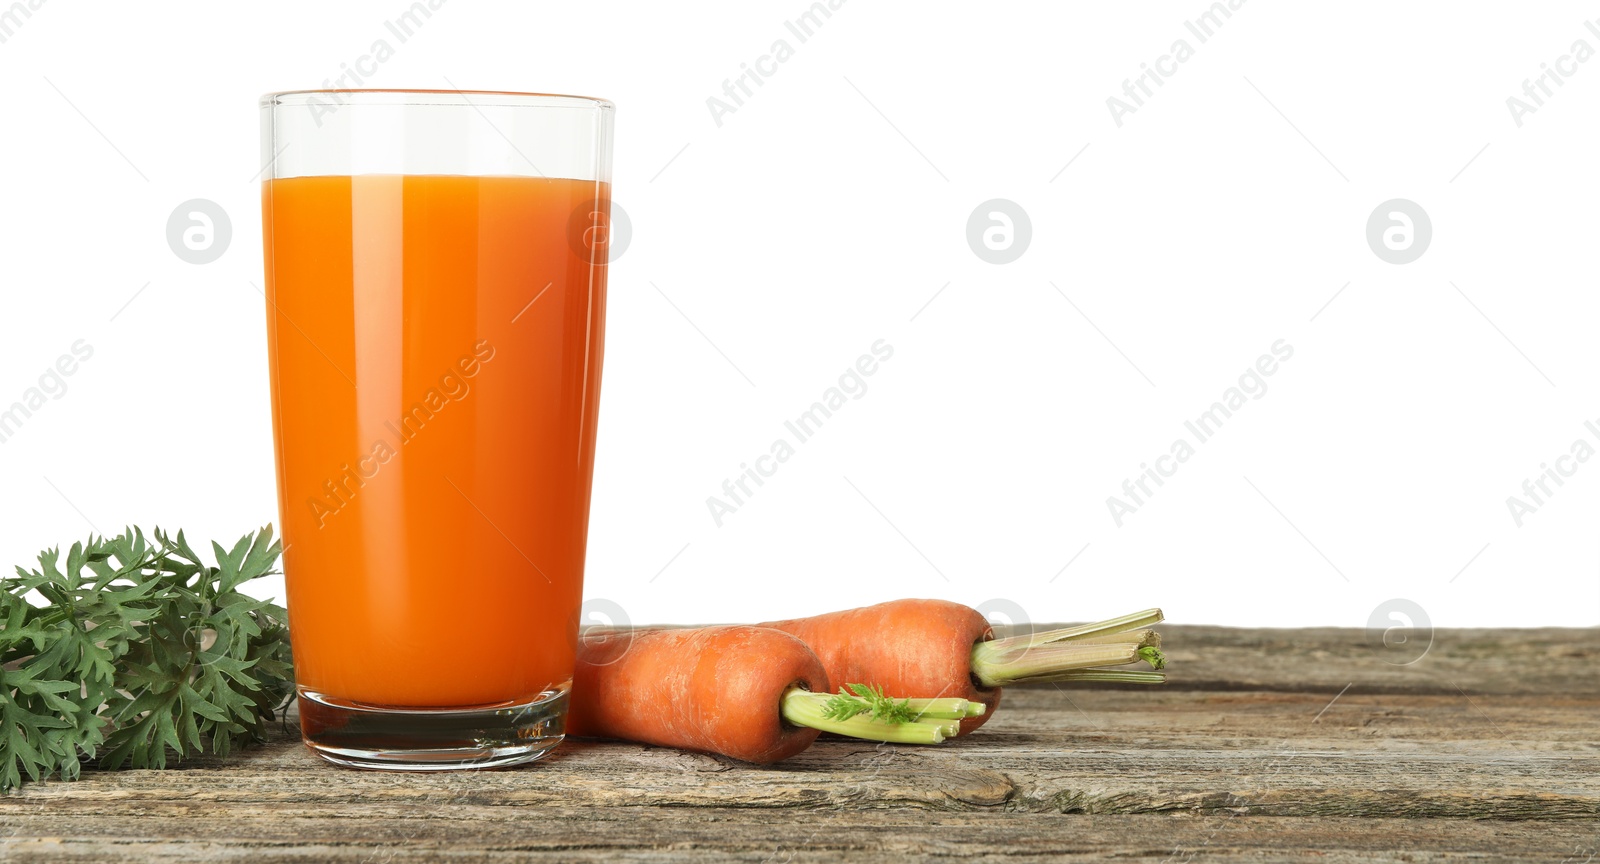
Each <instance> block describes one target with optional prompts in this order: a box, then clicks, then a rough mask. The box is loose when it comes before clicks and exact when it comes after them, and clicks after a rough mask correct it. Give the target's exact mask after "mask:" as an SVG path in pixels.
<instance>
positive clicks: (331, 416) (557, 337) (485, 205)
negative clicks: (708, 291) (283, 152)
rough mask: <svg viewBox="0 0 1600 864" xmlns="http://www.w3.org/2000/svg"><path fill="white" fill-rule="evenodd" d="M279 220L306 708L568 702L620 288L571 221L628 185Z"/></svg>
mask: <svg viewBox="0 0 1600 864" xmlns="http://www.w3.org/2000/svg"><path fill="white" fill-rule="evenodd" d="M486 98H487V97H486ZM262 205H263V226H264V233H265V241H266V243H265V248H266V296H267V301H268V303H267V321H268V325H267V332H268V341H269V353H270V357H269V359H270V364H271V379H272V408H273V412H272V413H273V431H274V436H275V442H276V456H277V475H278V476H277V479H278V507H279V513H280V517H281V520H282V536H283V542H284V557H283V560H284V571H285V577H286V580H287V584H288V608H289V616H290V632H291V637H292V640H293V644H294V657H295V664H296V670H295V671H296V677H297V680H298V683H299V686H300V688H301V690H302V696H305V695H306V694H308V693H309V694H313V695H318V694H320V695H321V696H323V697H327V698H329V699H332V700H337V701H339V702H340V703H342V704H348V705H354V706H362V707H371V708H382V709H388V708H403V709H473V708H483V709H492V708H495V707H496V706H506V705H517V704H525V703H529V702H533V701H537V700H539V699H540V698H544V697H546V696H548V695H550V694H553V693H559V692H564V691H565V689H566V687H567V686H568V684H569V681H570V678H571V675H572V670H573V663H574V648H575V639H576V629H577V623H578V610H579V605H580V602H581V591H582V584H583V567H584V548H585V541H586V535H587V531H588V513H589V488H590V478H591V474H592V469H593V464H594V442H595V422H596V411H597V407H598V404H599V395H600V365H601V353H602V352H601V344H602V336H603V325H604V318H605V293H606V292H605V284H606V268H605V264H604V262H605V254H604V252H603V251H602V252H600V254H598V255H595V254H594V253H593V249H592V248H591V246H589V245H588V244H586V243H584V242H575V240H576V239H578V238H575V237H574V235H573V229H572V226H573V225H574V224H579V223H582V222H583V220H584V219H587V218H588V216H590V215H593V214H604V213H608V212H609V206H610V193H609V186H608V185H607V184H606V183H604V182H600V181H595V180H569V179H555V178H545V177H532V176H452V175H401V174H359V175H356V176H295V177H287V178H279V179H269V180H267V181H266V182H265V183H264V186H263V192H262ZM575 217H577V219H576V222H575ZM302 704H303V706H304V704H305V703H304V702H303V703H302ZM305 711H306V708H304V707H303V708H302V713H305ZM307 736H308V740H309V739H310V737H311V736H310V732H309V727H308V733H307Z"/></svg>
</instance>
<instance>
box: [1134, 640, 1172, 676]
mask: <svg viewBox="0 0 1600 864" xmlns="http://www.w3.org/2000/svg"><path fill="white" fill-rule="evenodd" d="M1138 653H1139V659H1140V660H1143V661H1144V662H1146V663H1149V664H1150V668H1151V669H1155V670H1156V671H1160V670H1162V669H1165V668H1167V655H1165V654H1163V653H1161V649H1160V648H1155V647H1152V646H1150V645H1146V646H1145V647H1143V648H1140V649H1139V652H1138Z"/></svg>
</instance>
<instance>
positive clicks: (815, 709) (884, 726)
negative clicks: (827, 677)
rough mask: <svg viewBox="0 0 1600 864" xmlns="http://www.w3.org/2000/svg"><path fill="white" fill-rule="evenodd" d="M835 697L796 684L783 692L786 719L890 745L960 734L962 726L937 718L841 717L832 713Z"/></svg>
mask: <svg viewBox="0 0 1600 864" xmlns="http://www.w3.org/2000/svg"><path fill="white" fill-rule="evenodd" d="M832 698H833V697H832V696H831V695H829V694H827V693H812V692H810V691H808V690H801V689H800V688H798V687H796V688H794V689H792V690H789V691H788V692H787V693H784V694H783V708H782V710H783V719H785V720H787V721H789V722H790V723H793V724H794V725H796V726H806V727H809V728H812V729H820V730H822V731H823V732H832V733H834V734H835V735H845V736H848V737H851V738H862V739H865V740H868V741H886V742H888V743H890V744H942V743H944V739H946V738H950V737H953V736H954V735H955V734H956V730H957V727H958V726H959V724H958V723H952V722H940V721H937V720H933V721H923V720H913V721H911V722H905V723H882V722H879V721H877V720H873V719H871V718H868V717H862V716H859V715H858V716H855V717H851V718H849V719H845V720H840V719H836V718H833V717H829V716H828V700H830V699H832Z"/></svg>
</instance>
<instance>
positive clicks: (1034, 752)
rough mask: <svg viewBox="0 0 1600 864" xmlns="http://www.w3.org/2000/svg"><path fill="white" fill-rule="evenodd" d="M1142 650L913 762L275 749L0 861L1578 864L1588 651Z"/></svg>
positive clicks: (11, 825)
mask: <svg viewBox="0 0 1600 864" xmlns="http://www.w3.org/2000/svg"><path fill="white" fill-rule="evenodd" d="M1162 629H1163V632H1164V633H1165V635H1166V646H1167V647H1168V648H1169V649H1170V650H1169V651H1168V655H1169V657H1170V658H1171V661H1172V666H1171V670H1170V671H1171V673H1172V683H1171V684H1169V685H1167V686H1166V687H1162V688H1103V689H1087V688H1081V687H1075V688H1056V687H1052V686H1045V687H1042V688H1032V689H1021V688H1014V689H1012V690H1009V691H1008V692H1007V693H1006V697H1005V700H1004V703H1003V704H1002V707H1001V709H1000V711H999V713H998V714H997V716H996V717H995V719H994V720H992V721H990V723H989V724H988V725H987V726H985V727H984V728H983V729H982V730H981V731H980V732H979V733H978V734H977V735H974V736H972V737H970V738H966V739H961V740H959V741H956V742H952V743H950V744H947V745H945V746H943V747H938V748H912V747H887V746H885V747H874V746H872V745H869V744H863V743H861V742H852V741H838V740H829V741H823V742H820V743H819V744H818V745H817V746H816V747H814V748H813V749H812V750H810V751H808V752H807V753H805V754H802V755H801V756H799V757H796V758H794V759H792V760H790V761H788V762H786V763H784V764H782V765H779V766H773V767H769V768H754V767H750V766H745V765H740V764H736V763H731V762H728V761H726V760H722V759H718V758H713V757H709V756H701V755H697V754H688V753H681V752H677V751H672V750H666V749H660V748H649V747H641V746H637V745H631V744H613V743H594V742H569V743H567V744H565V745H563V746H562V748H561V749H560V750H558V751H557V754H556V755H555V756H553V757H552V758H551V759H549V760H547V761H545V762H542V763H540V764H537V765H534V766H530V767H527V768H521V769H514V770H507V771H495V772H478V773H470V774H453V775H421V774H399V775H397V774H377V773H365V772H356V771H348V770H341V769H336V768H332V767H330V766H326V765H323V764H322V763H320V762H318V761H317V760H316V759H315V758H313V757H312V756H310V755H309V754H308V753H306V752H305V751H304V750H303V749H302V748H301V747H300V746H299V745H298V743H297V741H296V740H295V739H294V738H293V737H292V736H291V735H284V736H283V737H281V738H280V739H279V740H276V741H274V742H273V743H272V744H270V745H269V746H267V747H265V748H262V749H259V750H255V751H252V752H250V753H249V754H248V755H246V756H245V757H243V758H236V759H232V760H228V761H225V762H223V761H216V760H197V761H193V762H190V763H186V764H185V765H184V766H183V767H181V768H179V769H177V770H169V771H162V772H157V771H130V772H119V773H91V774H88V775H87V776H86V777H85V779H83V780H82V781H79V782H77V783H47V784H39V785H34V786H29V787H26V788H25V789H24V790H23V791H22V792H21V793H20V794H17V795H14V796H11V797H7V798H0V861H3V862H11V861H85V862H88V861H94V862H102V861H112V860H133V861H213V860H215V861H223V860H249V861H252V862H254V861H341V862H358V861H370V862H380V861H395V862H399V861H452V862H472V861H494V862H510V861H522V860H529V859H560V860H566V861H651V862H655V861H680V860H681V861H712V862H716V861H735V860H739V861H771V862H787V861H796V862H801V861H825V860H827V861H832V860H839V859H841V858H846V859H847V858H852V857H858V856H859V857H863V858H864V857H867V856H873V857H875V858H878V859H880V860H881V859H882V857H883V856H885V855H891V854H894V855H901V856H904V857H905V858H906V859H907V860H950V861H955V860H957V859H959V860H961V861H963V862H989V861H994V862H998V861H1008V862H1015V861H1021V860H1039V861H1094V860H1104V859H1108V858H1116V859H1118V860H1128V861H1243V860H1250V861H1313V860H1314V861H1323V862H1343V861H1410V862H1428V861H1446V860H1449V861H1459V860H1465V859H1471V860H1474V861H1552V862H1570V864H1579V862H1589V861H1596V862H1600V734H1597V733H1600V668H1597V666H1596V661H1597V660H1600V631H1597V630H1592V629H1590V630H1518V631H1510V630H1507V631H1492V630H1486V631H1440V632H1439V633H1438V634H1437V636H1436V638H1435V640H1434V644H1433V647H1432V649H1431V650H1430V651H1429V652H1428V654H1427V655H1426V656H1425V657H1424V658H1423V659H1422V660H1420V661H1419V662H1417V663H1414V664H1412V665H1409V666H1394V665H1391V664H1390V663H1388V662H1386V661H1385V659H1384V654H1383V652H1381V651H1377V650H1375V649H1373V648H1372V647H1370V646H1369V645H1368V644H1367V642H1366V638H1365V634H1364V633H1362V632H1360V631H1349V630H1284V631H1264V630H1228V629H1223V628H1197V627H1187V628H1186V627H1167V628H1162Z"/></svg>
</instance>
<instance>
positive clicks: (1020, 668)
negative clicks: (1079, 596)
mask: <svg viewBox="0 0 1600 864" xmlns="http://www.w3.org/2000/svg"><path fill="white" fill-rule="evenodd" d="M1161 618H1162V615H1161V610H1160V609H1148V610H1146V611H1144V612H1136V613H1134V614H1132V615H1124V616H1122V617H1120V618H1112V619H1109V620H1106V621H1099V622H1096V623H1094V624H1083V625H1079V626H1077V627H1064V628H1061V629H1058V630H1047V631H1044V632H1041V633H1030V634H1025V635H1022V636H1013V637H1009V638H1005V639H994V640H991V641H988V642H980V643H978V644H977V645H974V646H973V648H972V674H973V676H974V677H976V678H977V679H978V682H979V683H980V684H982V685H983V686H985V687H1000V686H1004V685H1006V684H1017V683H1022V682H1042V681H1120V682H1130V683H1141V684H1156V683H1160V682H1162V681H1165V680H1166V678H1165V676H1163V675H1161V674H1159V672H1158V671H1152V672H1134V671H1127V670H1124V671H1121V672H1115V673H1114V674H1115V676H1116V677H1108V676H1107V674H1093V675H1090V674H1084V673H1088V672H1095V673H1113V670H1105V669H1101V668H1099V667H1105V666H1119V665H1123V664H1127V663H1137V662H1139V661H1144V662H1146V663H1148V664H1150V667H1151V668H1152V669H1153V670H1160V669H1162V668H1163V667H1165V666H1166V656H1165V655H1163V654H1162V653H1161V649H1160V645H1161V635H1160V634H1159V633H1156V632H1155V631H1154V630H1150V629H1148V625H1151V624H1154V623H1156V622H1158V621H1160V620H1161Z"/></svg>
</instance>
